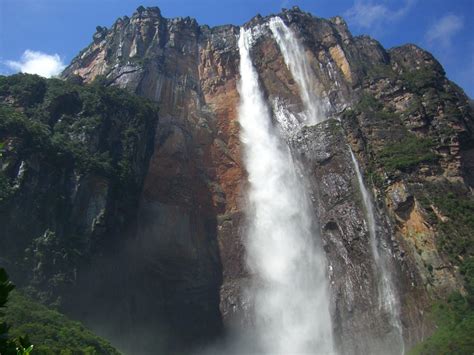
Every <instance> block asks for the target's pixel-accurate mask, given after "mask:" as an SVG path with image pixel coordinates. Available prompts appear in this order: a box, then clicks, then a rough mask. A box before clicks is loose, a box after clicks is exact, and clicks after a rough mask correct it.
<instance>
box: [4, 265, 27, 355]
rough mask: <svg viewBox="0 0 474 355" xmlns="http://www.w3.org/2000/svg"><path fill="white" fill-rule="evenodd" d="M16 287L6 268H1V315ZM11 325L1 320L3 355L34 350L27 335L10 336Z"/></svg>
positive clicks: (24, 353) (24, 354) (22, 354)
mask: <svg viewBox="0 0 474 355" xmlns="http://www.w3.org/2000/svg"><path fill="white" fill-rule="evenodd" d="M14 288H15V285H14V284H13V283H12V282H11V281H10V280H9V278H8V274H7V272H6V271H5V269H4V268H0V317H2V318H3V317H4V313H3V309H4V308H5V307H6V304H7V301H8V295H9V294H10V292H11V291H12V290H13V289H14ZM8 329H9V326H8V324H7V323H6V322H4V321H3V320H2V321H0V354H2V355H29V354H30V353H31V351H32V350H33V345H31V344H30V342H29V341H28V338H27V337H19V338H18V339H11V338H10V337H9V336H8Z"/></svg>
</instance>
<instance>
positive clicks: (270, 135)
mask: <svg viewBox="0 0 474 355" xmlns="http://www.w3.org/2000/svg"><path fill="white" fill-rule="evenodd" d="M252 42H253V33H252V29H249V30H245V29H243V28H242V29H241V32H240V38H239V51H240V75H241V78H240V85H239V93H240V97H241V102H240V107H239V122H240V124H241V141H242V144H243V150H244V162H245V167H246V169H247V172H248V175H249V177H248V179H249V190H248V200H249V206H248V219H249V228H248V230H249V231H248V235H247V238H246V248H247V265H248V267H249V270H250V272H251V274H252V276H253V283H252V286H251V287H250V288H249V290H248V291H249V294H250V296H251V298H252V299H253V302H254V304H255V307H254V309H255V313H254V318H255V320H254V321H255V331H256V334H255V337H256V339H258V347H259V348H260V349H259V351H260V352H263V353H271V354H289V353H324V354H327V353H334V350H333V340H332V326H331V317H330V312H329V296H328V295H329V291H328V281H327V279H326V272H325V270H326V265H325V260H324V256H323V253H322V252H321V250H320V246H319V240H318V239H319V237H320V236H319V233H318V229H317V228H316V226H315V223H314V219H313V216H312V213H311V207H310V203H309V201H308V196H307V195H306V192H305V191H304V188H303V186H302V185H303V184H301V182H300V179H299V177H298V176H297V173H296V171H295V163H294V161H293V159H292V156H291V154H290V150H289V148H288V146H287V145H286V143H285V142H284V141H283V140H282V139H281V138H280V137H279V136H278V134H277V131H276V130H275V129H274V127H273V126H272V124H271V115H270V112H269V109H268V107H267V105H266V103H265V100H264V98H263V95H262V92H261V90H260V87H259V83H258V74H257V72H256V70H255V68H254V66H253V63H252V60H251V57H250V52H249V50H250V47H251V43H252Z"/></svg>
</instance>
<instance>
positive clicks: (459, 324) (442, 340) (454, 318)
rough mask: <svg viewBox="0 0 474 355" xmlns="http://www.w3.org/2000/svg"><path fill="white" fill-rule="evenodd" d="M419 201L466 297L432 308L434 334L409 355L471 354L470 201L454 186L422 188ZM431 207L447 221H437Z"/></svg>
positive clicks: (473, 266) (473, 263)
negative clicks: (456, 273)
mask: <svg viewBox="0 0 474 355" xmlns="http://www.w3.org/2000/svg"><path fill="white" fill-rule="evenodd" d="M419 200H420V202H421V204H422V205H423V207H424V208H425V209H426V210H427V211H429V212H430V216H429V218H430V223H431V224H433V225H434V226H435V227H436V230H437V244H438V248H439V250H440V251H441V252H442V253H443V254H444V255H446V256H447V257H448V258H449V259H450V261H451V262H452V263H453V264H455V265H458V266H459V269H460V273H461V275H462V276H463V279H464V285H465V289H466V292H467V294H466V295H464V296H463V295H461V294H459V293H454V294H452V295H451V296H450V297H449V298H448V300H447V301H446V302H438V303H437V304H435V306H434V307H433V312H432V317H433V319H434V321H435V323H436V325H437V330H436V331H435V333H434V334H433V335H432V336H431V337H429V338H428V339H427V340H425V341H424V342H422V343H421V344H419V345H418V346H417V347H415V349H413V350H412V352H411V354H423V355H425V354H472V353H474V338H473V336H472V335H473V334H474V238H473V235H472V231H473V230H474V199H473V198H472V196H470V194H469V193H468V192H466V191H464V190H463V189H462V188H460V187H459V186H457V185H455V184H446V183H444V184H440V183H437V184H425V186H424V189H423V191H420V196H419ZM431 205H433V206H435V207H436V208H437V209H438V210H439V213H441V214H442V215H443V216H445V217H447V219H445V220H444V221H440V220H439V219H438V217H437V216H436V214H435V213H434V211H433V210H432V209H431Z"/></svg>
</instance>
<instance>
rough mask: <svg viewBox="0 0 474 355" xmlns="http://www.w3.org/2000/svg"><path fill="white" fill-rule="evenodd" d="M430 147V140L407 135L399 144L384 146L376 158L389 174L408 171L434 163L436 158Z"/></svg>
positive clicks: (431, 144) (431, 145)
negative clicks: (396, 171) (421, 164)
mask: <svg viewBox="0 0 474 355" xmlns="http://www.w3.org/2000/svg"><path fill="white" fill-rule="evenodd" d="M432 147H433V141H432V140H431V139H429V138H420V137H417V136H415V135H414V134H411V133H407V135H406V136H404V137H403V139H402V140H400V141H399V142H396V143H391V144H388V145H386V146H384V147H383V148H382V149H381V151H380V152H379V153H378V158H379V160H380V162H381V164H382V165H383V166H384V168H385V169H386V170H387V171H389V172H391V171H394V170H401V171H408V170H410V169H412V168H414V167H416V166H417V165H418V164H420V163H425V162H426V163H429V162H434V161H436V159H437V158H436V155H435V153H434V152H433V151H432V149H431V148H432Z"/></svg>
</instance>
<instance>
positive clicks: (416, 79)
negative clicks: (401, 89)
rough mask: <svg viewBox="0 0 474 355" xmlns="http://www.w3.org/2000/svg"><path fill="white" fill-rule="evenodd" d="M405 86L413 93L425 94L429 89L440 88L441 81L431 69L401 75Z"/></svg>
mask: <svg viewBox="0 0 474 355" xmlns="http://www.w3.org/2000/svg"><path fill="white" fill-rule="evenodd" d="M401 80H402V82H403V84H404V85H405V86H406V87H407V88H408V89H409V90H410V91H412V92H423V91H425V90H426V89H428V88H439V86H440V80H439V75H438V73H437V72H436V71H434V70H433V69H431V68H420V69H416V70H410V71H406V72H404V73H403V74H402V75H401Z"/></svg>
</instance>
